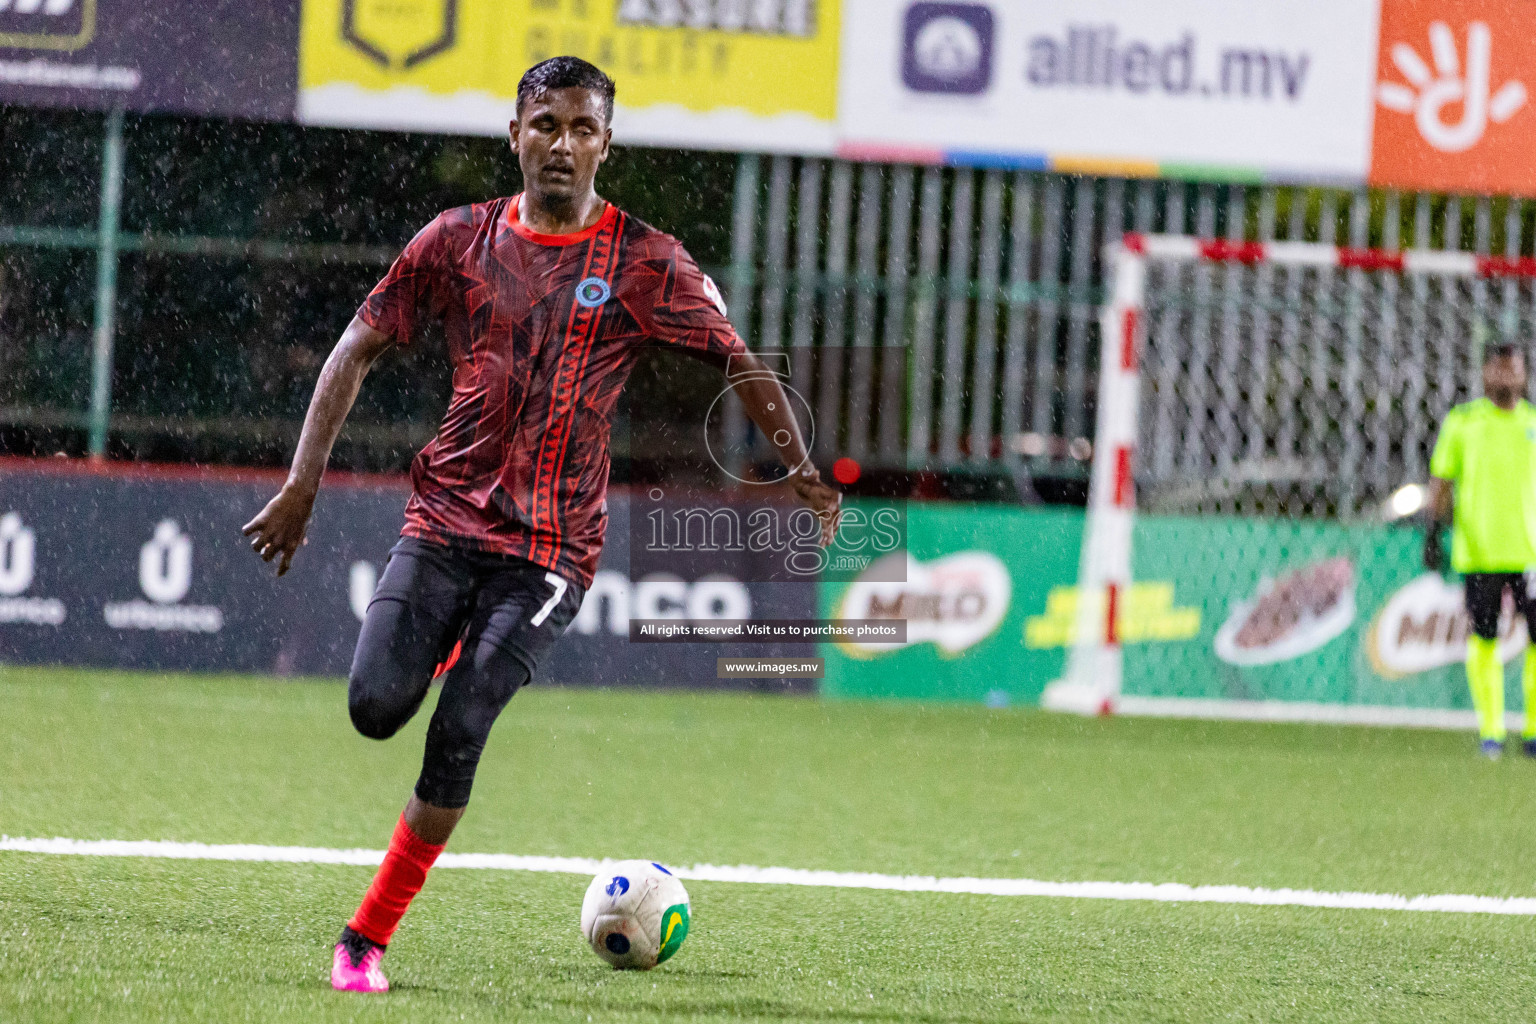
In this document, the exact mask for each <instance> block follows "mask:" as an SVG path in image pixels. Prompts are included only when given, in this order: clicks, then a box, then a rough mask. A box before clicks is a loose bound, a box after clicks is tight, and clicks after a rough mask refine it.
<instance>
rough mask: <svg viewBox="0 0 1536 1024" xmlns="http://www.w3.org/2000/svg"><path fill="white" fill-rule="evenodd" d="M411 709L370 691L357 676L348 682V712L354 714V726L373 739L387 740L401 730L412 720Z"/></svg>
mask: <svg viewBox="0 0 1536 1024" xmlns="http://www.w3.org/2000/svg"><path fill="white" fill-rule="evenodd" d="M411 710H413V709H411V708H406V709H401V708H400V707H399V701H393V700H388V699H386V698H384V697H382V696H381V695H379V694H378V693H376V692H372V691H370V690H369V688H368V687H367V686H366V685H364V684H362V683H361V682H359V680H358V679H357V677H355V676H354V677H353V678H352V679H351V680H350V681H349V682H348V685H347V713H348V714H349V715H351V716H352V727H353V728H355V729H356V730H357V731H358V732H360V733H362V734H363V735H364V736H367V737H368V738H369V739H371V740H387V739H389V738H390V737H391V736H393V735H394V734H395V733H397V732H399V731H400V727H401V726H402V725H404V724H405V723H406V722H408V721H409V720H410V717H411V715H410V712H411Z"/></svg>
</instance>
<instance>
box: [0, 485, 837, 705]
mask: <svg viewBox="0 0 1536 1024" xmlns="http://www.w3.org/2000/svg"><path fill="white" fill-rule="evenodd" d="M278 483H280V478H272V479H267V478H266V477H265V476H263V475H257V476H255V477H254V478H253V477H251V476H250V475H246V474H233V475H230V474H198V473H197V472H196V471H191V472H189V473H160V472H153V473H134V472H130V473H127V474H98V473H92V472H82V471H79V470H78V469H76V468H73V466H70V467H69V468H61V467H55V466H53V465H52V463H50V462H42V463H33V462H26V461H21V460H7V462H6V463H5V464H4V465H3V466H0V663H7V662H8V663H13V664H55V665H82V666H96V667H103V668H132V669H166V670H186V671H198V672H219V671H224V672H230V671H238V672H261V673H272V674H277V675H293V674H306V675H330V676H339V675H345V674H346V673H347V671H348V669H349V667H350V665H351V661H352V648H353V645H354V644H355V643H356V641H357V633H358V628H359V625H360V624H361V622H362V616H363V614H364V612H365V611H366V610H367V607H368V601H369V599H370V598H371V597H372V596H373V591H374V586H375V585H376V583H377V582H378V578H379V574H380V573H381V572H382V571H383V568H384V564H385V562H386V560H387V556H388V552H389V549H390V546H391V545H393V544H394V542H395V539H396V537H397V535H398V534H399V531H400V524H401V521H402V512H403V510H404V507H405V499H406V496H407V493H408V488H407V485H404V484H403V483H401V482H399V481H396V480H393V479H382V480H380V479H369V478H362V479H353V480H350V481H349V480H348V479H347V478H346V477H344V476H337V477H335V478H333V479H331V480H328V482H327V484H326V486H325V487H323V488H322V489H321V492H320V497H319V501H318V502H317V504H316V507H315V515H314V519H313V521H312V523H311V527H310V531H309V540H308V543H307V544H306V545H305V546H304V548H303V549H302V550H301V551H300V552H299V554H298V556H297V558H296V559H295V562H294V567H293V569H292V570H291V571H290V572H289V573H288V575H286V576H284V577H283V578H282V579H277V578H275V577H274V574H273V571H272V567H271V566H269V565H266V564H264V563H263V562H261V561H260V560H259V559H257V558H256V557H254V556H253V555H252V554H251V551H250V549H249V547H248V545H247V544H246V543H245V540H244V538H243V537H242V536H241V535H240V526H241V524H242V523H244V522H246V521H247V520H248V519H249V518H250V517H251V516H252V515H254V514H255V512H256V511H257V510H259V509H260V508H261V507H262V505H263V504H265V502H266V501H267V499H268V498H270V497H271V495H272V492H273V490H274V489H275V487H276V486H277V484H278ZM608 508H609V517H610V532H609V538H610V542H609V544H608V545H607V546H606V548H605V550H604V552H603V558H602V561H601V562H600V563H599V566H598V572H597V577H596V579H595V580H594V581H593V584H592V586H591V588H590V589H589V590H588V592H587V594H586V598H585V600H584V601H583V604H582V607H581V610H580V612H579V613H578V614H577V617H576V619H575V621H574V622H573V623H572V625H571V627H570V629H569V630H567V632H566V634H565V636H564V637H562V638H561V640H560V641H559V643H557V644H556V645H555V647H554V649H553V650H552V651H551V652H550V654H549V656H548V657H547V658H546V660H545V663H544V664H543V665H541V666H540V670H539V673H538V677H537V678H539V679H543V680H548V681H554V682H561V683H570V684H577V685H595V686H663V687H666V686H678V687H688V686H705V687H716V686H740V685H743V684H742V683H741V682H738V681H732V680H722V679H720V678H718V676H717V666H716V660H717V658H720V657H739V656H753V657H804V656H807V655H809V654H811V653H812V645H811V644H810V643H788V642H783V643H780V642H773V643H750V644H746V643H743V644H736V643H690V644H632V643H631V642H630V639H629V621H630V619H631V618H648V619H673V618H679V617H682V616H685V615H686V616H688V617H690V618H693V619H696V620H709V619H715V618H718V619H737V618H751V619H780V620H803V619H807V618H809V617H810V616H811V615H812V614H813V610H814V606H815V599H814V592H815V588H814V585H811V584H771V583H770V584H763V583H755V582H752V581H751V580H750V579H747V578H743V577H740V576H735V575H732V574H731V573H730V572H729V571H721V569H720V567H719V566H716V567H715V571H714V572H713V573H711V574H709V576H708V577H707V578H704V577H694V576H690V575H687V574H685V573H673V574H650V575H646V576H643V577H642V578H640V579H638V580H635V579H631V576H630V573H629V571H628V565H627V551H626V547H627V542H628V533H629V531H628V528H627V516H628V510H629V501H628V495H627V494H626V493H625V492H623V491H620V490H615V491H613V492H612V493H611V494H610V497H609V505H608ZM747 685H753V684H747ZM764 685H768V686H769V687H770V688H772V689H774V690H775V691H782V690H785V689H789V690H793V689H796V688H804V689H809V688H810V687H811V686H813V685H814V680H811V679H800V680H795V679H790V680H786V681H783V682H780V681H776V680H775V681H771V682H770V683H765V684H764Z"/></svg>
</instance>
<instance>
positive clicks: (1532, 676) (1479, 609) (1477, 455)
mask: <svg viewBox="0 0 1536 1024" xmlns="http://www.w3.org/2000/svg"><path fill="white" fill-rule="evenodd" d="M1525 381H1526V378H1525V356H1524V355H1522V354H1521V352H1520V350H1519V349H1517V348H1516V347H1515V346H1513V345H1496V346H1491V347H1490V348H1489V349H1488V350H1487V351H1486V353H1485V354H1484V358H1483V395H1484V397H1483V398H1480V399H1478V400H1477V401H1475V402H1468V403H1467V404H1466V405H1459V406H1457V407H1456V408H1454V409H1452V410H1451V411H1450V413H1449V414H1448V415H1447V416H1446V418H1445V422H1444V423H1443V424H1441V426H1440V436H1439V438H1438V439H1437V440H1436V441H1435V451H1434V455H1433V456H1432V457H1431V458H1430V463H1429V472H1430V476H1431V478H1432V479H1431V480H1430V484H1429V527H1428V529H1427V530H1426V531H1425V534H1424V565H1425V566H1426V567H1427V568H1428V569H1429V570H1430V571H1431V572H1439V571H1440V570H1441V569H1442V568H1444V565H1445V551H1444V547H1443V544H1442V541H1441V536H1440V534H1441V528H1442V527H1443V526H1444V525H1445V524H1446V523H1450V524H1451V568H1452V569H1454V570H1455V571H1456V572H1458V573H1461V574H1462V576H1463V577H1464V581H1465V584H1466V600H1467V615H1468V617H1469V618H1470V619H1471V620H1472V632H1471V634H1469V635H1468V637H1467V683H1468V685H1469V686H1470V688H1471V690H1472V706H1473V707H1474V708H1476V709H1477V721H1478V734H1479V736H1480V737H1481V740H1482V745H1481V749H1482V752H1483V754H1484V756H1486V757H1489V758H1495V759H1496V758H1498V757H1499V756H1500V755H1502V754H1503V752H1504V666H1503V665H1502V664H1500V662H1499V654H1498V631H1499V611H1500V609H1501V607H1502V606H1503V603H1504V592H1505V591H1506V590H1508V591H1509V592H1510V593H1511V595H1512V597H1513V598H1514V604H1515V610H1516V611H1517V612H1520V613H1523V614H1524V615H1525V621H1526V626H1527V629H1528V630H1529V631H1530V635H1531V636H1532V637H1533V638H1536V601H1532V599H1531V598H1532V595H1531V594H1530V593H1529V587H1530V576H1529V574H1530V573H1531V572H1532V571H1533V570H1536V409H1533V408H1532V407H1531V405H1530V403H1529V402H1527V401H1526V400H1525V397H1524V396H1525ZM1521 682H1522V684H1523V686H1524V690H1525V728H1524V730H1523V740H1524V742H1523V744H1522V748H1523V749H1524V751H1525V753H1526V754H1527V755H1528V756H1531V757H1536V647H1527V648H1526V651H1525V663H1524V665H1523V667H1522V671H1521Z"/></svg>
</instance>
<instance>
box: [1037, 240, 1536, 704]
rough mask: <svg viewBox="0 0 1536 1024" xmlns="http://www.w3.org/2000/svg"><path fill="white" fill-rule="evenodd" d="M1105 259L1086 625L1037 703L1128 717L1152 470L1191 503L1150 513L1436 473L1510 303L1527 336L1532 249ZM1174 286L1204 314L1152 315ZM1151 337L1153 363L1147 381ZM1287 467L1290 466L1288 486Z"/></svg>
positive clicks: (1134, 248) (1395, 482)
mask: <svg viewBox="0 0 1536 1024" xmlns="http://www.w3.org/2000/svg"><path fill="white" fill-rule="evenodd" d="M1105 257H1106V270H1107V271H1108V273H1107V277H1108V278H1109V280H1110V288H1109V294H1108V301H1107V303H1106V304H1105V306H1104V307H1103V309H1102V311H1101V317H1100V333H1101V348H1100V374H1099V384H1098V409H1097V421H1096V422H1097V433H1096V437H1095V439H1094V448H1093V461H1092V469H1091V476H1090V482H1089V497H1088V515H1087V522H1086V525H1085V528H1084V534H1083V547H1082V553H1081V562H1080V566H1079V576H1078V587H1077V611H1076V629H1075V633H1074V635H1073V637H1072V640H1071V647H1070V650H1069V653H1068V657H1067V662H1066V668H1065V671H1064V673H1063V676H1062V678H1061V679H1058V680H1056V681H1054V682H1052V683H1050V684H1049V685H1048V686H1047V687H1046V689H1045V692H1044V693H1043V694H1042V696H1041V704H1042V706H1044V707H1047V708H1051V709H1055V710H1060V711H1072V712H1077V713H1081V714H1110V713H1113V712H1115V711H1117V710H1120V709H1121V695H1122V680H1123V677H1124V651H1123V648H1122V639H1123V629H1122V626H1123V621H1122V620H1123V616H1124V614H1125V610H1126V606H1127V603H1128V598H1129V596H1130V592H1131V585H1132V530H1133V526H1134V524H1135V521H1136V515H1137V509H1138V489H1139V488H1140V489H1143V490H1145V489H1147V485H1148V483H1149V481H1150V482H1151V483H1152V484H1153V485H1154V486H1156V487H1161V488H1162V490H1163V491H1164V492H1165V493H1169V494H1176V495H1182V496H1183V497H1182V498H1179V499H1177V500H1174V499H1170V500H1167V501H1158V502H1156V504H1155V507H1156V508H1157V509H1159V510H1160V511H1167V510H1169V509H1170V508H1171V509H1172V510H1173V511H1175V512H1177V513H1179V514H1185V513H1189V512H1195V513H1198V512H1202V511H1211V510H1212V508H1211V505H1212V502H1213V501H1214V499H1213V498H1212V497H1211V496H1212V495H1215V494H1219V495H1225V496H1227V497H1228V498H1230V497H1231V496H1232V495H1234V494H1239V493H1243V492H1244V489H1245V488H1252V487H1255V486H1258V485H1259V483H1258V482H1259V481H1261V480H1262V485H1263V486H1264V487H1265V488H1268V489H1269V491H1270V494H1271V498H1270V501H1269V504H1267V505H1264V504H1263V503H1259V505H1258V506H1257V507H1262V508H1263V511H1262V512H1260V513H1258V514H1262V515H1271V516H1273V515H1275V514H1276V513H1277V512H1278V515H1279V516H1280V517H1282V518H1296V519H1298V520H1304V519H1306V518H1308V517H1313V518H1316V517H1318V516H1330V517H1338V516H1341V515H1342V516H1344V517H1348V516H1350V515H1352V514H1354V515H1360V514H1362V513H1361V510H1362V509H1367V508H1369V507H1374V506H1371V505H1370V503H1371V502H1375V501H1379V499H1380V497H1381V495H1382V494H1383V493H1390V492H1389V491H1384V488H1395V487H1399V486H1401V484H1402V482H1403V481H1405V480H1420V481H1422V480H1423V479H1425V478H1426V477H1425V474H1426V473H1427V463H1428V454H1429V451H1430V448H1431V447H1432V444H1433V438H1434V432H1435V429H1436V428H1437V426H1438V423H1439V421H1440V419H1441V418H1443V416H1444V413H1445V411H1446V410H1448V409H1449V408H1450V406H1451V405H1452V404H1455V402H1457V401H1465V400H1467V399H1468V398H1470V397H1475V396H1476V394H1477V393H1478V390H1477V389H1478V388H1479V387H1480V384H1479V377H1478V367H1479V365H1480V362H1481V345H1482V344H1483V343H1484V340H1485V338H1487V337H1491V336H1492V335H1491V334H1490V331H1491V330H1493V329H1494V328H1490V327H1488V324H1491V323H1494V322H1495V320H1496V319H1497V317H1498V316H1500V315H1505V314H1509V313H1510V311H1511V310H1513V313H1512V316H1513V319H1512V320H1511V319H1510V317H1509V316H1505V319H1506V320H1507V321H1509V322H1507V323H1505V324H1504V326H1503V328H1502V333H1503V334H1505V335H1506V336H1522V337H1525V338H1527V339H1528V338H1529V337H1530V336H1531V334H1532V333H1533V330H1536V289H1533V288H1532V287H1531V285H1532V280H1531V279H1533V278H1536V259H1532V258H1530V257H1519V256H1503V257H1501V256H1484V255H1477V254H1474V253H1469V252H1458V251H1435V250H1426V249H1409V250H1403V251H1388V250H1381V249H1364V248H1361V249H1355V248H1347V247H1339V246H1332V245H1323V244H1313V243H1305V242H1236V241H1228V240H1221V239H1199V238H1193V237H1189V236H1178V235H1147V234H1138V233H1131V234H1127V235H1125V236H1123V237H1122V238H1121V239H1120V240H1118V241H1117V242H1114V243H1112V244H1110V245H1109V246H1108V247H1107V249H1106V253H1105ZM1153 277H1156V278H1157V280H1156V281H1153V280H1152V278H1153ZM1517 283H1518V288H1519V289H1520V293H1519V294H1518V295H1517V294H1516V293H1515V290H1516V288H1517ZM1501 288H1502V289H1503V296H1502V299H1501V297H1500V289H1501ZM1287 289H1290V291H1287ZM1168 293H1181V294H1185V295H1186V296H1187V295H1194V296H1195V299H1194V300H1192V301H1191V302H1190V303H1189V309H1193V310H1194V311H1193V312H1190V311H1189V309H1186V310H1185V311H1184V312H1183V313H1165V312H1160V311H1159V309H1158V308H1157V304H1156V303H1157V300H1158V299H1159V297H1160V296H1165V295H1166V294H1168ZM1201 296H1203V298H1201ZM1149 303H1151V304H1152V308H1151V309H1150V310H1149ZM1168 308H1170V309H1171V308H1172V307H1171V306H1169V307H1168ZM1153 321H1158V322H1157V323H1156V324H1154V323H1152V322H1153ZM1170 323H1171V324H1172V326H1169V324H1170ZM1415 325H1417V326H1415ZM1415 331H1417V332H1418V333H1417V335H1415V333H1414V332H1415ZM1202 332H1203V333H1204V335H1205V336H1206V342H1205V343H1203V344H1197V342H1198V340H1199V337H1200V335H1201V333H1202ZM1149 334H1150V335H1155V336H1156V337H1155V338H1150V339H1149ZM1415 337H1417V341H1415ZM1149 340H1153V341H1155V342H1156V344H1155V345H1154V351H1153V352H1152V353H1151V355H1152V357H1153V358H1155V359H1157V360H1158V367H1159V368H1158V369H1157V370H1156V374H1157V380H1155V381H1153V382H1151V384H1149V385H1147V386H1144V384H1146V382H1144V380H1143V377H1144V375H1146V374H1148V373H1151V372H1153V371H1150V370H1148V368H1147V364H1148V360H1149V348H1148V346H1149ZM1157 346H1161V347H1162V348H1163V351H1161V352H1158V351H1155V349H1156V348H1157ZM1233 353H1238V355H1234V354H1233ZM1302 353H1305V354H1304V355H1303V354H1302ZM1240 359H1246V360H1249V361H1263V362H1264V366H1263V367H1262V371H1263V374H1267V375H1269V376H1268V378H1267V379H1268V380H1270V381H1273V380H1275V379H1278V380H1279V383H1278V384H1270V383H1263V382H1260V383H1258V384H1255V383H1253V382H1254V381H1256V380H1260V376H1259V375H1258V374H1259V372H1258V371H1249V370H1246V369H1244V370H1243V371H1242V372H1243V373H1244V374H1246V375H1245V376H1244V378H1243V380H1242V381H1238V375H1239V372H1240V368H1241V367H1243V366H1244V364H1243V363H1240V362H1239V360H1240ZM1224 361H1225V364H1226V365H1225V368H1223V363H1224ZM1280 363H1284V364H1285V372H1283V373H1277V372H1276V370H1275V365H1276V364H1280ZM1303 364H1305V365H1303ZM1149 388H1150V392H1151V393H1149ZM1387 395H1390V396H1393V397H1392V398H1391V401H1390V402H1384V401H1383V396H1387ZM1384 405H1391V406H1392V409H1391V410H1389V411H1385V412H1384V411H1382V407H1383V406H1384ZM1149 412H1150V416H1149ZM1149 419H1151V420H1153V421H1155V422H1150V423H1149V422H1148V420H1149ZM1181 424H1182V426H1181ZM1276 466H1279V467H1281V469H1280V471H1278V475H1279V476H1284V477H1285V478H1286V479H1285V482H1284V488H1283V489H1284V491H1285V493H1284V494H1283V495H1281V496H1280V497H1278V498H1275V497H1274V492H1275V487H1276V484H1275V479H1276V477H1277V470H1276V469H1275V467H1276ZM1180 472H1182V474H1183V475H1182V477H1181V476H1180V475H1179V474H1180ZM1217 477H1219V478H1220V480H1219V486H1215V485H1210V486H1206V485H1207V484H1211V481H1212V480H1213V479H1214V478H1217ZM1175 485H1177V486H1175ZM1190 494H1196V495H1199V496H1200V497H1199V498H1198V499H1190V498H1188V495H1190ZM1192 500H1193V501H1194V502H1195V503H1196V504H1198V503H1199V502H1200V501H1204V502H1205V505H1206V507H1202V508H1193V507H1189V506H1190V504H1191V501H1192ZM1170 501H1172V504H1170ZM1180 501H1182V502H1183V504H1182V505H1181V504H1179V502H1180ZM1255 507H1256V506H1255V503H1253V502H1251V501H1250V502H1249V503H1248V504H1247V506H1246V507H1242V506H1240V505H1229V507H1228V509H1226V510H1224V511H1230V510H1231V509H1233V508H1236V509H1237V512H1238V515H1239V516H1241V515H1243V514H1253V513H1252V509H1253V508H1255Z"/></svg>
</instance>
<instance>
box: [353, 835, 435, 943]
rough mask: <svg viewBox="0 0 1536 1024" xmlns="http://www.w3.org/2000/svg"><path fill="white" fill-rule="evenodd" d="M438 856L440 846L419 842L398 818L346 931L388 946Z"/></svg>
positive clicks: (418, 838)
mask: <svg viewBox="0 0 1536 1024" xmlns="http://www.w3.org/2000/svg"><path fill="white" fill-rule="evenodd" d="M442 852H443V847H442V844H439V845H437V846H433V845H432V844H431V843H427V842H423V841H422V839H421V837H420V836H418V835H417V834H416V833H415V832H412V831H411V826H409V825H407V824H406V823H405V815H403V814H402V815H400V823H399V824H398V825H396V826H395V834H394V835H392V836H390V838H389V852H388V853H386V854H385V855H384V863H382V864H380V865H379V873H378V874H376V875H374V876H373V884H372V885H370V886H369V887H368V895H366V896H364V897H363V905H362V906H360V907H358V908H357V913H356V914H353V915H352V920H350V921H348V922H347V927H348V928H351V929H352V930H353V931H355V932H357V933H358V934H359V935H361V936H363V937H364V938H367V939H370V940H372V941H374V942H377V943H378V944H379V945H381V946H387V945H389V940H390V938H391V937H392V936H393V935H394V934H395V928H396V927H397V926H398V925H399V924H400V918H401V917H403V916H405V908H406V907H409V906H410V905H411V900H412V899H413V898H415V896H416V894H417V893H418V892H421V884H422V883H423V882H425V881H426V880H427V872H428V871H429V870H431V868H432V864H433V862H434V861H436V860H437V855H438V854H440V853H442Z"/></svg>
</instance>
